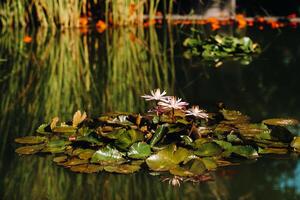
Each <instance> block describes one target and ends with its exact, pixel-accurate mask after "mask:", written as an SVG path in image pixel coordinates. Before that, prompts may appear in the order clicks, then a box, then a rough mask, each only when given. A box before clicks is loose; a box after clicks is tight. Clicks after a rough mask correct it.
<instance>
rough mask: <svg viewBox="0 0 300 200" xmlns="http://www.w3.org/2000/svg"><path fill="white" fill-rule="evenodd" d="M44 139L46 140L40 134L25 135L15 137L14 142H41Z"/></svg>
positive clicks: (45, 139)
mask: <svg viewBox="0 0 300 200" xmlns="http://www.w3.org/2000/svg"><path fill="white" fill-rule="evenodd" d="M45 141H47V138H46V137H41V136H26V137H21V138H16V139H15V142H16V143H19V144H41V143H44V142H45Z"/></svg>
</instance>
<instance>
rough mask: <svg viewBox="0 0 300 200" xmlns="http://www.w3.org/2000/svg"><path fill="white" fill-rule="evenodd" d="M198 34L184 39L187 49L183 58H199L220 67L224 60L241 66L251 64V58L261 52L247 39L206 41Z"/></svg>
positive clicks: (208, 39) (232, 38) (215, 38)
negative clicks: (235, 62) (236, 62)
mask: <svg viewBox="0 0 300 200" xmlns="http://www.w3.org/2000/svg"><path fill="white" fill-rule="evenodd" d="M202 38H203V37H202V36H201V35H200V34H197V32H196V33H195V36H193V37H189V38H186V39H185V41H184V43H183V45H184V46H186V47H187V48H188V50H187V51H185V53H184V56H185V58H188V59H190V58H192V57H201V59H202V60H203V61H207V62H210V63H213V64H214V65H215V66H216V67H218V66H221V65H222V64H223V62H224V61H225V60H233V61H238V62H239V63H241V64H243V65H248V64H250V63H251V61H252V59H253V56H254V55H257V54H259V53H260V52H261V49H260V46H259V45H258V44H257V43H254V42H253V41H252V40H251V39H250V38H249V37H242V38H237V37H233V36H221V35H215V36H210V37H208V38H206V39H202Z"/></svg>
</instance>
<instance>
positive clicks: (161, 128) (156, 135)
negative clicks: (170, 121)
mask: <svg viewBox="0 0 300 200" xmlns="http://www.w3.org/2000/svg"><path fill="white" fill-rule="evenodd" d="M166 132H167V126H166V125H164V124H163V125H160V126H158V127H157V129H156V131H155V133H154V135H153V137H152V139H151V141H150V146H151V147H153V146H154V145H155V144H156V143H158V142H159V141H160V140H161V139H162V137H163V136H164V135H165V134H166Z"/></svg>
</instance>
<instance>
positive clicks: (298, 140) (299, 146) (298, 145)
mask: <svg viewBox="0 0 300 200" xmlns="http://www.w3.org/2000/svg"><path fill="white" fill-rule="evenodd" d="M291 147H292V148H294V149H296V150H297V151H300V137H299V136H298V137H295V138H294V140H293V141H292V142H291Z"/></svg>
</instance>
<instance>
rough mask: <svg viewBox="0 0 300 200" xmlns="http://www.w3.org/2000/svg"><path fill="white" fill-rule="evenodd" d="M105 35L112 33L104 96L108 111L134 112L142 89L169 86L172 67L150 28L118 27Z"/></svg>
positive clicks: (165, 49)
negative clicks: (146, 29) (147, 29)
mask: <svg viewBox="0 0 300 200" xmlns="http://www.w3.org/2000/svg"><path fill="white" fill-rule="evenodd" d="M108 34H112V35H111V38H107V65H108V72H107V75H108V79H107V84H106V90H105V92H106V95H105V96H106V98H107V99H106V102H107V103H108V104H107V107H108V108H109V109H110V110H120V109H121V110H122V111H136V108H140V107H141V106H139V105H140V103H142V102H141V101H140V95H141V94H143V93H144V92H148V91H149V90H150V89H151V88H164V89H167V90H168V89H170V87H169V86H170V85H172V84H170V83H172V82H173V81H174V77H172V75H173V74H172V73H170V72H172V71H173V70H174V66H171V65H170V64H171V63H170V62H169V61H168V57H169V54H168V52H167V47H166V46H165V48H164V46H162V45H161V44H160V42H159V40H158V37H157V33H156V30H155V29H154V28H153V27H150V28H149V31H145V30H144V29H143V28H140V27H138V28H127V29H118V30H113V31H112V32H108ZM170 81H171V82H170ZM124 83H125V84H124ZM128 88H132V89H130V90H128Z"/></svg>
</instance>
